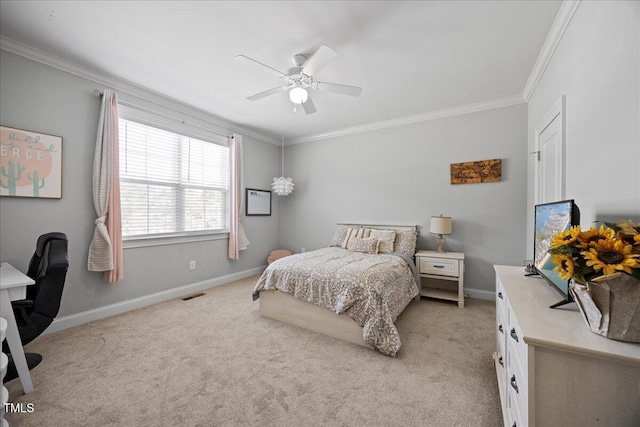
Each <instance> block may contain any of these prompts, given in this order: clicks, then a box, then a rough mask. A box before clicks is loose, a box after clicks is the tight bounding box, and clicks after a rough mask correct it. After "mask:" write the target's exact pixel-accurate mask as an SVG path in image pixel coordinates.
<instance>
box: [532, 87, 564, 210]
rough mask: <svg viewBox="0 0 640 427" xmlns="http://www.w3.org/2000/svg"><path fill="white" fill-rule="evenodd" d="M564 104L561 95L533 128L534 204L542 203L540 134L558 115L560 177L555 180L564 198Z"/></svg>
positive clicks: (558, 163) (561, 197) (561, 196)
mask: <svg viewBox="0 0 640 427" xmlns="http://www.w3.org/2000/svg"><path fill="white" fill-rule="evenodd" d="M566 105H567V95H562V96H561V97H560V99H558V101H557V102H556V103H555V104H554V105H553V107H551V110H549V112H548V113H547V114H546V115H545V117H544V119H542V121H541V122H540V123H539V124H538V126H537V127H536V130H535V143H534V147H535V151H533V152H532V153H531V154H535V155H536V157H537V158H536V159H535V160H534V161H535V167H534V170H535V181H534V182H535V189H534V204H536V205H537V204H540V203H542V201H541V199H542V194H540V193H541V192H542V185H541V183H540V180H541V179H542V173H541V170H540V166H541V161H540V134H542V132H544V130H545V129H546V128H547V127H548V126H549V125H550V124H551V122H553V120H554V119H555V118H556V117H558V115H559V116H560V125H561V131H560V152H559V153H558V155H559V157H560V158H559V159H558V162H557V163H556V164H557V165H558V166H559V168H560V171H558V174H557V175H558V176H559V177H560V182H556V189H558V186H559V187H560V188H559V190H560V200H564V199H565V198H566V135H567V117H566V116H567V115H566Z"/></svg>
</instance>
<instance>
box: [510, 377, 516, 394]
mask: <svg viewBox="0 0 640 427" xmlns="http://www.w3.org/2000/svg"><path fill="white" fill-rule="evenodd" d="M510 382H511V387H513V389H514V390H515V391H516V393H518V384H516V376H515V375H512V376H511V381H510Z"/></svg>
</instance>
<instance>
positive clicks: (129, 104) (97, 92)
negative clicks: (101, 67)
mask: <svg viewBox="0 0 640 427" xmlns="http://www.w3.org/2000/svg"><path fill="white" fill-rule="evenodd" d="M93 94H94V95H95V96H100V97H101V96H103V95H104V92H102V91H101V90H99V89H94V90H93ZM118 104H121V105H124V106H125V107H130V108H133V109H135V110H139V111H143V112H145V113H150V114H154V115H156V116H160V117H161V118H163V119H165V120H169V121H172V122H175V123H180V124H183V125H188V126H190V127H192V128H194V129H198V130H202V131H205V132H211V133H213V134H215V135H218V136H223V137H225V138H228V137H229V135H233V132H231V133H229V134H225V133H222V132H220V131H216V130H213V129H209V128H206V127H203V126H199V125H196V124H193V123H191V122H187V121H186V120H179V119H175V118H173V117H170V116H168V115H167V114H166V113H164V112H162V111H158V110H154V109H151V108H146V107H142V106H140V105H138V104H135V103H132V102H128V101H123V100H121V99H119V100H118Z"/></svg>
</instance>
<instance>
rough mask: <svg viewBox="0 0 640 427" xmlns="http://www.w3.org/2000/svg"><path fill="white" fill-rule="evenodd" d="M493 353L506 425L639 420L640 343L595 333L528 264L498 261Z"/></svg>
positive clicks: (624, 423) (622, 423)
mask: <svg viewBox="0 0 640 427" xmlns="http://www.w3.org/2000/svg"><path fill="white" fill-rule="evenodd" d="M495 270H496V337H497V345H496V352H495V353H494V362H495V366H496V375H497V378H498V388H499V390H500V401H501V404H502V414H503V417H504V425H505V426H508V427H520V426H563V427H564V426H580V427H586V426H601V427H602V426H616V427H621V426H640V344H630V343H623V342H619V341H614V340H610V339H608V338H605V337H601V336H599V335H596V334H594V333H593V332H591V331H590V330H589V328H588V326H587V324H586V323H585V322H584V320H583V319H582V317H581V315H580V312H579V311H578V308H577V307H576V306H575V304H569V305H566V306H563V307H561V308H556V309H550V308H549V306H550V305H551V304H553V303H556V302H558V301H560V300H561V299H562V296H561V295H560V294H559V293H558V292H556V291H555V290H554V289H553V288H551V287H550V286H549V285H548V284H547V282H545V281H544V280H543V279H541V278H539V277H524V271H523V268H522V267H507V266H495Z"/></svg>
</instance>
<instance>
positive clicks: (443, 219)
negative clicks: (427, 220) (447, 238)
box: [429, 214, 451, 253]
mask: <svg viewBox="0 0 640 427" xmlns="http://www.w3.org/2000/svg"><path fill="white" fill-rule="evenodd" d="M429 233H431V234H437V235H438V237H436V243H437V245H438V249H437V250H436V252H440V253H442V252H444V249H443V248H442V247H443V246H444V237H442V235H443V234H451V217H449V216H442V214H440V216H432V217H431V226H430V227H429Z"/></svg>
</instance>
